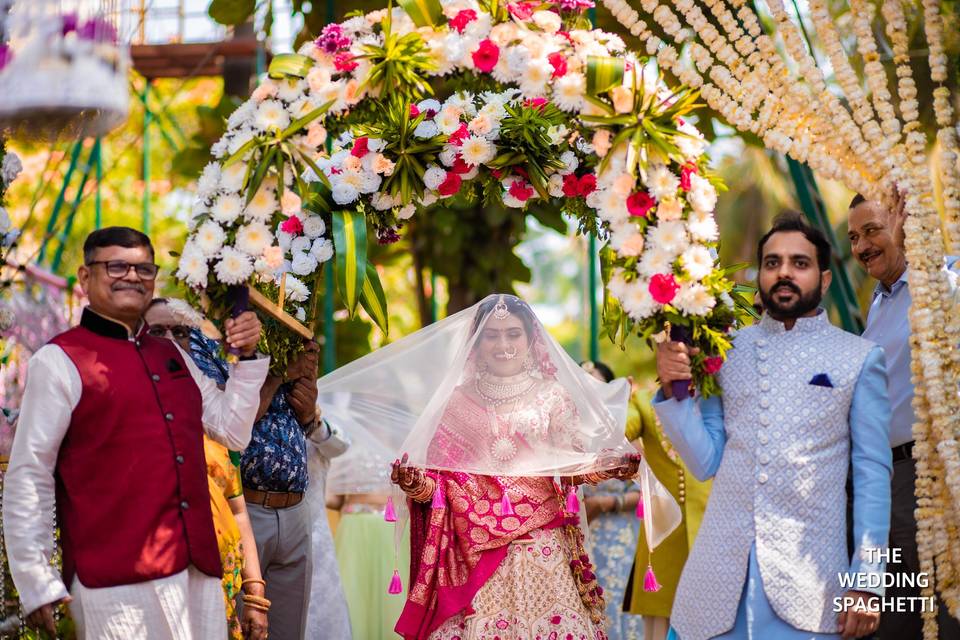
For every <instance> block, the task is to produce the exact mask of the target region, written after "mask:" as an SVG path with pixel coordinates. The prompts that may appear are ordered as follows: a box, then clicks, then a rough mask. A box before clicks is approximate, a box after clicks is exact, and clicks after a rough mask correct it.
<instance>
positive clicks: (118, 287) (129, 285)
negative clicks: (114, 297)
mask: <svg viewBox="0 0 960 640" xmlns="http://www.w3.org/2000/svg"><path fill="white" fill-rule="evenodd" d="M127 289H133V290H134V291H138V292H140V293H146V292H147V289H146V287H144V286H143V285H142V284H140V283H139V282H116V283H114V284H113V286H111V287H110V290H111V291H125V290H127Z"/></svg>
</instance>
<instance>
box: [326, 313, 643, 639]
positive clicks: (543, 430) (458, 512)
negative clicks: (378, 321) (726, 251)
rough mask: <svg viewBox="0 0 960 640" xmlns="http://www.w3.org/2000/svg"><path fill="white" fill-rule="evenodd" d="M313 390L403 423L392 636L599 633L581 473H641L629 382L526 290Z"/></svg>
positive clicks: (590, 476) (397, 429)
mask: <svg viewBox="0 0 960 640" xmlns="http://www.w3.org/2000/svg"><path fill="white" fill-rule="evenodd" d="M319 386H320V402H321V405H323V404H324V402H325V400H324V399H325V398H329V399H330V400H331V401H333V399H335V398H337V397H339V398H340V400H341V401H343V397H344V395H347V396H349V398H350V399H349V401H348V404H349V405H350V406H351V407H352V409H351V410H349V411H347V412H346V413H347V414H348V415H349V414H351V413H352V414H353V415H354V417H356V418H358V420H357V421H358V422H363V421H364V420H363V419H361V418H365V419H366V421H367V423H370V424H372V423H373V422H374V420H373V417H374V416H376V424H377V429H378V430H380V431H381V432H392V434H393V437H394V438H395V440H394V442H396V441H398V440H400V438H397V434H398V433H402V434H403V439H402V442H403V444H402V445H401V446H400V447H399V449H397V448H396V447H395V446H394V447H393V450H394V451H396V452H397V454H399V452H404V455H403V456H402V459H398V460H396V461H395V462H394V464H393V468H392V470H391V471H392V475H391V480H392V481H393V482H394V483H395V484H396V485H397V486H398V487H399V489H400V490H402V492H403V494H405V495H406V497H407V498H408V499H407V500H406V501H405V503H406V508H404V505H403V504H400V505H398V506H400V509H399V511H400V519H401V520H403V519H404V513H408V514H409V522H410V562H411V566H410V584H409V585H408V595H407V601H406V604H405V606H404V609H403V613H402V614H401V616H400V619H399V621H398V622H397V625H396V631H397V632H398V633H399V634H400V635H402V636H403V637H404V638H406V639H407V640H414V639H415V640H428V639H429V640H454V639H460V640H468V639H480V638H491V639H492V638H494V637H497V636H499V637H501V638H503V637H522V638H537V637H540V638H543V639H547V638H567V637H573V638H576V639H578V640H579V639H590V640H598V639H602V638H605V637H606V636H605V633H604V626H603V610H604V602H603V590H602V589H601V588H600V587H599V585H598V584H597V582H596V576H595V575H594V573H593V566H592V565H591V563H590V560H589V558H588V556H587V553H586V551H585V549H584V545H583V542H584V541H583V534H582V531H581V529H580V527H579V526H578V521H579V517H578V516H579V505H578V504H577V498H576V485H578V484H581V483H584V482H589V483H597V482H602V481H604V480H606V479H609V478H626V477H630V476H632V475H634V474H635V473H636V471H637V467H638V464H639V460H638V456H637V455H636V450H635V449H634V448H633V447H632V446H631V445H630V444H629V443H628V442H627V440H626V438H625V437H624V435H623V433H624V430H623V425H624V422H625V420H626V408H627V398H628V395H629V385H628V384H627V382H626V381H625V380H620V381H616V382H614V383H610V384H604V383H602V382H600V381H597V380H596V379H594V378H593V377H592V376H590V375H589V374H587V373H586V372H584V371H583V370H582V369H581V368H580V367H579V366H577V364H576V363H575V362H574V361H573V360H572V359H571V358H570V357H569V356H568V355H567V354H566V353H565V352H564V351H563V349H562V348H561V347H560V346H559V345H558V344H557V343H556V342H555V341H554V340H553V339H552V338H551V337H550V336H549V334H547V332H546V330H545V329H544V327H543V325H542V324H541V323H540V322H539V320H538V319H537V317H536V315H535V314H534V313H533V311H532V310H531V309H530V307H529V306H528V305H527V304H526V303H525V302H523V301H522V300H520V299H519V298H517V297H515V296H511V295H494V296H488V297H487V298H486V299H484V300H483V301H482V302H480V303H479V304H477V305H474V306H473V307H471V308H469V309H466V310H464V311H461V312H459V313H457V314H454V315H453V316H450V317H449V318H446V319H444V320H442V321H441V322H438V323H436V324H434V325H431V326H429V327H427V328H425V329H422V330H421V331H418V332H417V333H415V334H413V335H411V336H408V337H407V338H404V339H402V340H399V341H397V342H395V343H393V344H390V345H388V346H386V347H384V348H382V349H380V350H378V351H376V352H374V353H373V354H370V355H368V356H366V357H364V358H361V359H360V360H358V361H355V362H353V363H351V364H350V365H347V366H346V367H343V368H342V369H340V370H339V371H337V372H334V373H333V374H331V375H330V376H327V377H325V378H323V379H321V380H320V382H319ZM344 392H346V393H344ZM349 429H350V425H348V426H346V430H347V431H348V432H349ZM401 495H402V494H401ZM585 524H586V523H585V522H583V525H584V526H585Z"/></svg>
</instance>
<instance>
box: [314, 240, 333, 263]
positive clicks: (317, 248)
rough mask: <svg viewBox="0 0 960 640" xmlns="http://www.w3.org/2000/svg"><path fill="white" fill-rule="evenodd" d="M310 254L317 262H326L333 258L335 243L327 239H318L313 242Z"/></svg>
mask: <svg viewBox="0 0 960 640" xmlns="http://www.w3.org/2000/svg"><path fill="white" fill-rule="evenodd" d="M310 253H312V254H313V257H314V258H316V259H317V262H326V261H327V260H329V259H330V258H332V257H333V243H332V242H330V241H329V240H328V239H326V238H317V239H316V240H314V241H313V246H312V247H311V248H310Z"/></svg>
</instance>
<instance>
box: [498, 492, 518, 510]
mask: <svg viewBox="0 0 960 640" xmlns="http://www.w3.org/2000/svg"><path fill="white" fill-rule="evenodd" d="M514 513H515V512H514V510H513V505H512V504H510V496H508V495H507V490H506V489H504V490H503V496H501V498H500V515H502V516H512V515H513V514H514Z"/></svg>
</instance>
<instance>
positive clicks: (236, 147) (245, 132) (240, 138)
mask: <svg viewBox="0 0 960 640" xmlns="http://www.w3.org/2000/svg"><path fill="white" fill-rule="evenodd" d="M254 133H255V132H254V130H253V129H248V128H243V129H237V130H236V131H234V132H233V133H232V134H229V135H228V136H227V137H228V139H229V143H228V144H227V151H228V152H229V153H230V154H231V155H232V154H235V153H238V152H239V151H240V148H241V147H242V146H244V145H245V144H247V143H248V142H250V141H251V140H253V136H254ZM249 156H250V151H249V150H248V151H246V152H245V153H244V156H243V157H244V161H246V160H247V159H248V158H249Z"/></svg>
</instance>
